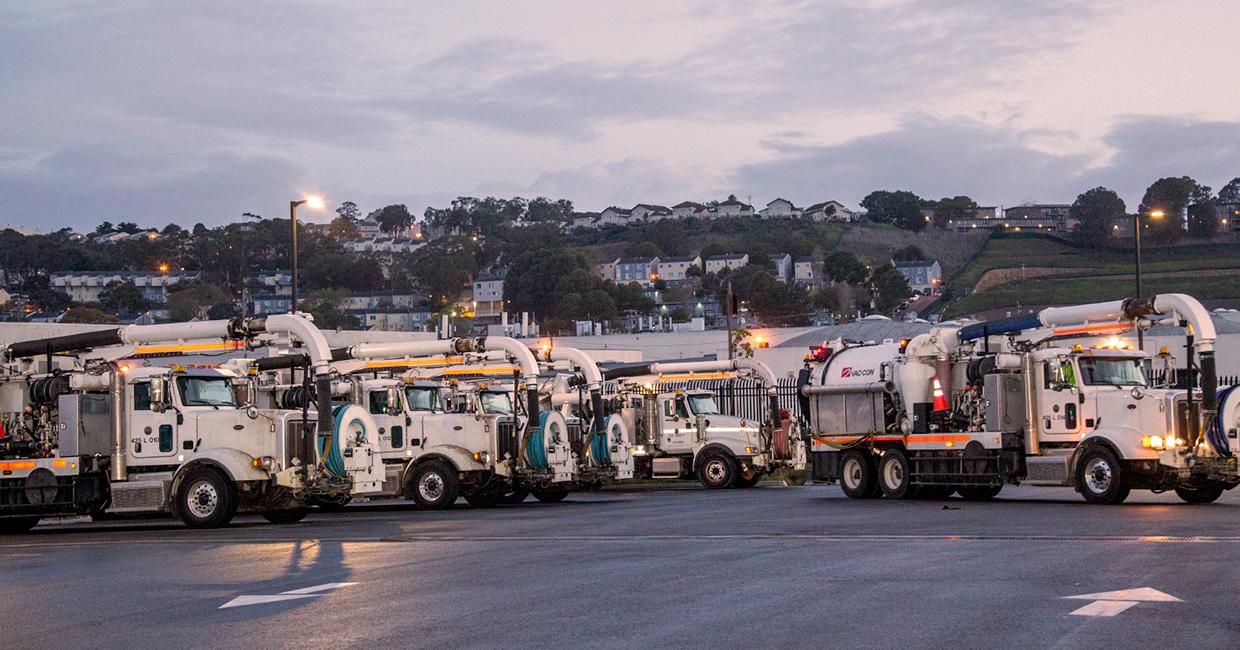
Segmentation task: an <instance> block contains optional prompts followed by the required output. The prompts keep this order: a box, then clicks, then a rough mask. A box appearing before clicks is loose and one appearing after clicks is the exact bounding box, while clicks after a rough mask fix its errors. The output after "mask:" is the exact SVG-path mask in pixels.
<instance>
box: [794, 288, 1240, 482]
mask: <svg viewBox="0 0 1240 650" xmlns="http://www.w3.org/2000/svg"><path fill="white" fill-rule="evenodd" d="M1153 319H1166V320H1169V321H1171V322H1172V323H1175V324H1180V325H1182V326H1185V328H1186V331H1187V332H1188V335H1187V342H1186V350H1187V351H1188V357H1189V359H1188V363H1189V373H1188V376H1189V383H1188V388H1187V389H1175V388H1160V387H1155V386H1153V385H1151V382H1150V380H1149V378H1148V374H1147V369H1148V366H1149V363H1148V356H1147V355H1146V354H1145V353H1144V352H1141V351H1139V350H1133V349H1131V348H1128V347H1125V346H1120V345H1118V344H1117V341H1118V339H1116V338H1114V335H1115V334H1117V333H1120V332H1125V331H1129V330H1131V329H1133V328H1147V327H1148V326H1149V325H1150V323H1151V321H1152V320H1153ZM1107 337H1110V338H1107ZM1080 340H1085V341H1086V342H1085V343H1076V344H1073V343H1072V341H1080ZM1214 340H1215V332H1214V325H1213V322H1212V321H1211V320H1210V315H1209V313H1208V312H1207V311H1206V309H1205V308H1204V307H1203V306H1202V305H1201V303H1199V302H1198V301H1197V300H1195V299H1194V298H1192V297H1190V296H1187V295H1183V294H1163V295H1158V296H1154V297H1152V298H1148V299H1141V300H1138V299H1127V300H1118V301H1113V302H1105V303H1097V304H1088V305H1081V306H1074V307H1053V308H1048V309H1044V310H1042V311H1041V312H1039V313H1038V314H1036V315H1030V316H1026V317H1018V318H1015V319H1008V320H1003V321H992V322H983V323H977V324H971V325H968V326H964V327H936V328H934V329H933V330H931V331H930V332H928V333H925V334H921V335H918V336H916V337H914V338H912V339H911V340H907V341H902V342H899V343H882V344H848V343H844V342H840V341H835V342H832V343H830V344H828V345H824V346H820V347H817V348H814V349H812V350H811V356H810V358H809V360H808V361H807V363H806V367H805V369H804V370H803V371H802V373H801V377H800V381H799V384H800V387H799V392H800V400H801V411H802V413H803V414H804V417H805V418H806V421H805V425H806V426H807V427H809V428H810V430H811V431H812V435H813V449H812V454H813V476H814V478H815V479H816V480H825V481H834V480H837V479H838V480H839V481H840V484H841V486H842V488H843V490H844V493H845V494H846V495H848V496H849V497H853V498H869V497H876V496H879V495H885V496H887V497H889V498H911V497H915V496H922V497H943V496H947V495H949V494H951V493H952V492H953V491H955V492H959V493H960V495H961V496H963V497H964V498H966V499H989V498H992V497H994V496H995V495H996V494H998V492H999V491H1000V489H1001V488H1002V486H1003V485H1004V484H1006V483H1013V484H1020V483H1028V484H1031V485H1047V486H1071V487H1073V488H1075V489H1076V490H1077V491H1078V492H1080V494H1081V495H1082V496H1083V497H1084V498H1085V500H1086V501H1088V502H1090V503H1104V504H1110V503H1120V502H1122V501H1123V500H1124V499H1125V498H1126V497H1127V496H1128V494H1129V492H1130V491H1131V490H1133V489H1145V490H1155V491H1163V490H1174V491H1175V492H1176V494H1178V495H1179V496H1180V497H1181V498H1182V499H1183V500H1184V501H1187V502H1189V503H1205V502H1210V501H1213V500H1215V499H1217V498H1218V497H1219V496H1220V495H1221V494H1222V492H1223V491H1224V490H1228V489H1231V488H1233V487H1235V486H1236V485H1237V484H1238V483H1240V471H1238V469H1237V465H1236V457H1235V455H1234V453H1233V450H1232V447H1234V446H1235V445H1236V443H1235V442H1234V441H1235V440H1236V436H1237V428H1238V427H1240V394H1236V392H1235V390H1234V389H1226V390H1223V391H1219V390H1218V386H1217V380H1216V373H1215V363H1214ZM1198 376H1199V377H1200V383H1199V384H1197V385H1196V386H1195V385H1194V383H1195V382H1194V381H1193V378H1194V377H1198Z"/></svg>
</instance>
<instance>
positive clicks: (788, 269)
mask: <svg viewBox="0 0 1240 650" xmlns="http://www.w3.org/2000/svg"><path fill="white" fill-rule="evenodd" d="M771 264H773V265H774V266H775V277H777V278H779V281H780V282H784V283H787V282H791V281H792V256H791V255H789V254H787V253H779V254H778V255H772V256H771Z"/></svg>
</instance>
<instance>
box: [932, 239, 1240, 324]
mask: <svg viewBox="0 0 1240 650" xmlns="http://www.w3.org/2000/svg"><path fill="white" fill-rule="evenodd" d="M1236 251H1237V243H1236V242H1227V243H1222V242H1211V243H1192V242H1190V243H1184V244H1179V245H1175V246H1164V247H1157V248H1144V249H1143V250H1142V255H1141V260H1142V279H1143V284H1144V292H1145V293H1147V294H1149V293H1155V292H1184V293H1191V294H1193V295H1194V296H1197V297H1199V298H1202V299H1204V300H1206V301H1207V302H1208V303H1209V304H1211V305H1212V306H1232V307H1235V306H1238V305H1240V255H1237V254H1236ZM946 284H947V286H948V288H949V289H950V291H951V294H952V296H953V298H952V299H951V300H948V301H945V305H944V308H943V312H942V313H943V316H944V317H945V318H954V317H957V316H962V315H969V314H977V313H981V312H987V311H991V310H1001V309H1005V308H1012V307H1017V306H1020V307H1035V306H1038V307H1040V306H1045V305H1060V304H1073V303H1082V302H1092V301H1099V300H1111V299H1115V298H1119V297H1124V296H1129V295H1132V293H1133V291H1134V279H1133V253H1132V250H1131V249H1124V248H1118V247H1116V248H1110V247H1108V248H1095V247H1087V246H1078V245H1075V244H1073V243H1069V242H1066V241H1064V240H1061V239H1057V238H1054V237H1047V236H1038V235H1027V236H1026V235H1013V236H996V237H993V238H992V239H991V240H990V241H989V242H987V244H986V246H985V247H984V248H983V249H982V250H981V252H980V253H979V254H978V255H977V256H976V257H975V258H974V259H973V260H972V261H971V262H970V263H969V264H967V265H966V266H965V267H964V268H963V269H961V270H960V271H959V272H958V273H955V274H950V275H949V279H948V281H947V283H946Z"/></svg>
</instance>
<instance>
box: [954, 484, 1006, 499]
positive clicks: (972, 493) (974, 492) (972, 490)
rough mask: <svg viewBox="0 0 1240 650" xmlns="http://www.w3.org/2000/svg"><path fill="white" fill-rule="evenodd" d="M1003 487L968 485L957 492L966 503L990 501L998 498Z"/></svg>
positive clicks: (957, 489)
mask: <svg viewBox="0 0 1240 650" xmlns="http://www.w3.org/2000/svg"><path fill="white" fill-rule="evenodd" d="M1002 489H1003V486H1002V485H966V486H964V487H959V488H956V492H958V493H959V494H960V497H961V498H962V499H964V500H965V501H989V500H991V499H993V498H995V497H996V496H998V494H999V491H1000V490H1002Z"/></svg>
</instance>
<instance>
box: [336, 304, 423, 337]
mask: <svg viewBox="0 0 1240 650" xmlns="http://www.w3.org/2000/svg"><path fill="white" fill-rule="evenodd" d="M349 313H350V314H352V315H353V316H354V317H356V318H357V320H358V322H360V323H361V326H362V328H363V329H368V330H381V331H386V332H423V331H426V330H427V326H428V325H430V324H431V316H432V314H431V312H429V311H411V310H407V309H395V308H393V309H368V310H359V311H352V312H349Z"/></svg>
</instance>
